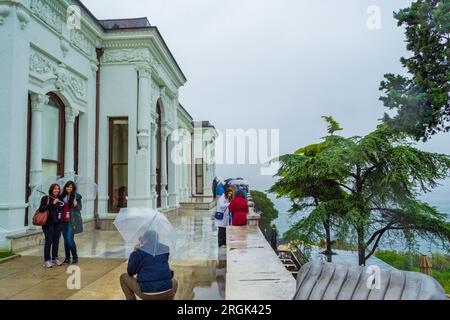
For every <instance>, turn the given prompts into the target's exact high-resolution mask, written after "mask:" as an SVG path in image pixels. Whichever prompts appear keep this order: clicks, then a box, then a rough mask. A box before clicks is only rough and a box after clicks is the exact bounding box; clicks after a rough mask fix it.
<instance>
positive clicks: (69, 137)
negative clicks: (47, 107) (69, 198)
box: [64, 107, 79, 177]
mask: <svg viewBox="0 0 450 320" xmlns="http://www.w3.org/2000/svg"><path fill="white" fill-rule="evenodd" d="M65 111H66V112H65V115H66V141H65V149H64V176H66V177H73V176H74V175H75V135H74V134H75V119H76V117H78V114H79V112H78V110H75V109H74V108H71V107H66V109H65Z"/></svg>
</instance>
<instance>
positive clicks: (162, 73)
mask: <svg viewBox="0 0 450 320" xmlns="http://www.w3.org/2000/svg"><path fill="white" fill-rule="evenodd" d="M71 4H75V5H77V4H78V0H72V1H66V0H30V1H15V0H3V1H1V2H0V43H2V50H0V71H1V72H0V105H1V106H2V108H0V136H1V137H2V139H0V152H1V154H2V158H1V165H0V181H1V183H0V250H1V249H7V250H8V249H10V247H9V246H10V241H9V239H8V236H11V235H17V234H22V233H24V232H36V231H35V229H33V226H31V224H30V223H29V221H30V215H31V213H32V210H28V216H27V213H26V209H27V207H28V206H29V204H30V203H29V198H28V196H29V192H31V191H32V190H34V188H36V187H37V186H38V185H40V184H42V182H43V181H44V180H45V179H48V178H49V177H50V176H52V175H53V174H54V175H61V176H66V177H71V176H73V175H74V174H78V175H80V176H85V177H89V178H90V179H92V180H96V181H97V184H98V195H97V197H96V199H95V197H93V198H89V197H83V212H82V214H83V215H84V217H85V218H93V217H94V212H96V213H98V215H99V216H100V217H102V216H105V215H107V214H109V213H114V212H116V210H114V209H117V208H112V207H111V202H112V201H113V200H114V199H116V198H117V197H122V198H123V199H122V200H123V201H122V202H121V204H120V205H121V206H123V205H127V206H129V207H133V206H139V207H142V206H144V207H145V206H148V207H157V206H158V204H159V207H160V208H161V209H163V211H164V212H166V211H172V210H176V209H177V208H178V207H179V205H180V201H188V200H189V199H190V197H192V196H193V195H195V192H194V191H195V190H194V189H195V186H194V185H193V184H192V181H193V180H194V178H193V174H194V170H193V169H192V166H191V165H190V164H186V163H185V164H183V165H178V164H177V162H178V161H175V160H177V159H173V158H172V155H175V156H177V155H178V157H179V158H183V159H190V158H191V157H190V154H191V152H192V151H191V148H192V146H187V145H183V146H179V145H178V144H177V143H176V142H174V141H173V139H171V138H173V137H174V136H175V134H174V130H176V129H178V128H181V127H182V128H185V129H186V130H187V131H188V132H189V133H188V135H187V136H191V135H192V134H193V125H192V118H191V117H190V116H189V114H188V113H187V111H186V110H185V109H184V108H183V107H181V105H180V104H179V101H178V91H179V89H180V88H181V87H182V86H183V85H184V83H185V82H186V78H185V76H184V74H183V73H182V71H181V69H180V68H179V66H178V64H177V63H176V61H175V60H174V58H173V56H172V55H171V53H170V51H169V49H168V48H167V46H166V45H165V42H164V41H163V39H162V38H161V35H160V33H159V32H158V30H157V29H156V28H155V27H153V26H150V24H149V23H148V21H144V22H146V23H144V25H145V27H143V28H138V29H133V28H132V29H127V28H125V29H120V30H116V29H114V30H113V29H111V30H106V29H105V27H104V26H103V25H102V21H101V20H97V19H95V18H94V17H93V16H92V15H91V14H90V13H88V12H87V11H85V10H84V9H82V8H83V7H81V6H80V9H82V10H81V11H80V12H81V20H80V21H79V26H80V28H70V27H69V26H68V24H67V23H66V20H67V15H68V13H67V12H68V8H69V7H68V6H69V5H71ZM72 18H74V17H72ZM138 20H139V19H138ZM127 21H128V20H127ZM158 112H159V116H160V118H158ZM97 115H98V116H99V117H98V118H97ZM113 120H117V123H118V124H119V125H118V126H119V129H120V130H119V132H120V133H121V135H122V136H120V137H119V138H118V139H119V140H118V142H114V141H113V139H115V136H114V132H113V131H112V130H113V129H111V128H112V123H113V122H111V121H113ZM27 133H29V134H27ZM97 133H98V134H97ZM55 135H56V136H57V137H56V138H57V140H56V141H58V142H57V145H58V150H57V151H55V152H53V153H52V152H50V151H52V150H50V151H49V150H47V149H46V145H45V144H44V143H43V139H44V137H46V138H47V139H53V138H54V137H55ZM120 139H122V140H120ZM115 145H119V146H125V145H126V149H124V150H121V151H120V157H119V158H120V163H121V164H120V165H121V166H122V167H125V169H123V170H126V171H124V172H122V176H120V177H119V178H117V179H116V180H117V181H116V180H115V178H114V177H115V176H114V175H115V171H114V170H115V168H113V163H112V162H113V161H112V160H111V159H112V152H113V151H112V150H113V148H114V146H115ZM49 152H50V153H51V154H50V155H49V154H48V153H49ZM3 155H4V156H3ZM96 155H98V160H96ZM49 157H52V158H49ZM48 160H51V161H53V162H51V163H50V164H49V163H48ZM158 166H160V167H158ZM52 170H53V171H52ZM50 173H53V174H50ZM158 174H159V176H158ZM205 179H209V177H205ZM114 181H116V182H117V183H116V184H118V187H117V189H120V193H121V194H118V192H116V191H117V190H112V191H111V187H110V186H111V185H113V186H115V185H116V184H114ZM205 182H206V180H205ZM24 190H27V191H26V193H25V194H24ZM158 190H160V193H158V192H157V191H158ZM24 199H26V200H25V201H24ZM94 200H97V201H94ZM111 208H112V209H111ZM27 219H28V223H27V222H26V221H27Z"/></svg>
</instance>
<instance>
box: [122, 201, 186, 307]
mask: <svg viewBox="0 0 450 320" xmlns="http://www.w3.org/2000/svg"><path fill="white" fill-rule="evenodd" d="M114 225H115V226H116V228H117V230H118V231H119V232H120V234H121V235H122V237H123V238H124V240H125V241H126V242H127V243H130V244H131V243H138V245H135V247H134V252H132V253H131V255H130V258H129V260H128V267H127V273H124V274H122V275H121V276H120V286H121V287H122V290H123V293H124V294H125V297H126V299H127V300H136V296H138V297H139V298H141V299H143V300H173V299H174V297H175V294H176V292H177V289H178V283H177V281H176V280H175V279H174V278H173V272H172V271H171V270H170V267H169V253H170V252H171V251H172V250H173V249H174V247H175V243H176V232H175V230H174V228H173V226H172V224H171V223H170V222H169V220H168V219H167V217H166V216H165V215H164V214H162V213H161V212H159V211H158V210H154V209H151V208H122V209H120V212H119V214H118V216H117V218H116V219H115V221H114Z"/></svg>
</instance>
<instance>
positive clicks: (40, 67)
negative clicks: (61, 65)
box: [30, 51, 58, 74]
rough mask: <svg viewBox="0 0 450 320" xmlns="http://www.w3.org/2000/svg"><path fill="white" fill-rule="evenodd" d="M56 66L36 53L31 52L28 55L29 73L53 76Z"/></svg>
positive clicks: (53, 62)
mask: <svg viewBox="0 0 450 320" xmlns="http://www.w3.org/2000/svg"><path fill="white" fill-rule="evenodd" d="M57 66H58V64H57V63H56V62H55V61H53V60H50V59H48V58H46V57H44V56H43V55H42V54H40V53H37V52H36V51H31V53H30V71H33V72H36V73H38V74H49V73H51V74H53V73H54V72H55V70H56V68H57Z"/></svg>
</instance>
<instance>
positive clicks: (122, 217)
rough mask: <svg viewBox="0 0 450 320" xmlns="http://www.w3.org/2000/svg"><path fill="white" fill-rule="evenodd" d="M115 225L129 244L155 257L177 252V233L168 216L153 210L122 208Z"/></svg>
mask: <svg viewBox="0 0 450 320" xmlns="http://www.w3.org/2000/svg"><path fill="white" fill-rule="evenodd" d="M114 225H115V226H116V228H117V230H118V231H119V232H120V234H121V235H122V237H123V239H124V240H125V241H126V242H127V243H128V244H138V245H139V249H140V250H142V251H145V252H147V253H149V254H151V255H153V256H156V255H160V254H166V253H169V252H171V251H174V250H175V243H176V232H175V229H174V228H173V226H172V224H171V223H170V222H169V220H167V218H166V216H165V215H164V214H162V213H161V212H159V211H158V210H155V209H151V208H122V209H120V212H119V214H118V216H117V218H116V219H115V220H114Z"/></svg>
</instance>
